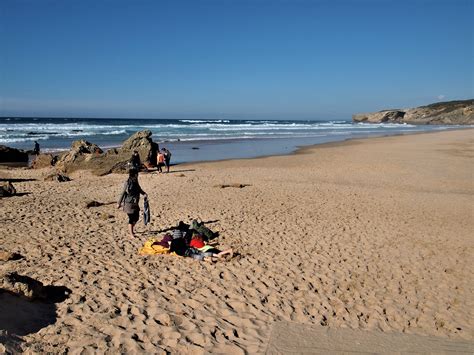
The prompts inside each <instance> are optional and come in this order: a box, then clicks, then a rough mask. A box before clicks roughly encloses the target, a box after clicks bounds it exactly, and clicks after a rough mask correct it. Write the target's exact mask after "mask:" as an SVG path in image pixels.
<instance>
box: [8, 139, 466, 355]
mask: <svg viewBox="0 0 474 355" xmlns="http://www.w3.org/2000/svg"><path fill="white" fill-rule="evenodd" d="M473 132H474V131H473V130H462V131H449V132H441V133H432V134H420V135H410V136H398V137H385V138H376V139H368V140H359V141H352V142H347V143H339V144H329V145H323V146H318V147H312V148H308V149H304V150H302V151H300V152H299V153H298V154H294V155H289V156H282V157H268V158H262V159H250V160H234V161H224V162H215V163H201V164H193V165H181V166H176V167H174V168H173V169H172V170H173V171H172V173H170V174H160V175H157V174H143V175H141V176H140V182H141V185H142V187H143V189H144V190H145V191H147V192H148V194H149V196H150V204H151V209H152V222H151V225H148V226H146V227H145V226H143V224H142V222H141V221H140V222H139V225H138V231H139V232H140V234H138V236H137V238H136V239H134V240H132V239H130V238H129V237H128V236H127V234H126V216H125V215H124V213H123V212H122V211H120V210H117V209H116V206H115V205H114V204H110V205H105V206H101V207H96V208H90V209H87V208H85V204H86V202H87V201H90V200H97V201H101V202H113V201H116V199H117V197H118V195H119V193H120V190H121V188H122V185H123V181H124V180H125V176H123V175H109V176H105V177H95V176H92V175H90V174H89V173H87V172H77V173H76V174H75V175H72V176H71V177H72V178H73V181H71V182H65V183H57V182H44V181H42V177H43V176H45V175H47V174H48V173H49V172H50V171H47V170H40V171H33V170H21V169H14V170H0V177H3V178H6V177H10V178H23V179H35V180H34V181H23V182H17V183H14V185H15V187H16V188H17V190H18V192H22V193H29V194H25V195H23V196H17V197H11V198H4V199H0V222H1V230H0V249H5V250H10V251H15V252H19V253H20V254H22V255H23V256H24V259H22V260H18V261H10V262H5V263H2V262H0V272H6V271H17V272H18V273H20V274H23V275H28V276H30V277H33V278H35V279H37V280H40V281H42V282H43V283H45V284H54V285H58V286H67V287H69V288H70V289H71V290H72V294H71V296H70V297H69V298H68V299H67V300H66V301H64V302H62V303H58V304H57V305H56V307H57V309H56V314H55V315H54V310H53V316H54V317H53V318H51V310H50V309H48V310H45V311H44V312H49V315H48V316H47V315H45V317H49V318H48V319H46V320H43V321H41V320H33V319H32V320H31V322H30V325H31V326H30V327H29V328H31V329H26V330H23V333H24V334H26V335H23V336H22V339H23V340H24V342H25V343H23V347H24V348H29V349H32V350H34V351H53V352H59V351H65V350H68V351H70V352H72V353H76V352H80V351H82V350H91V351H98V352H103V351H106V350H111V352H112V353H115V352H116V351H122V352H142V351H145V352H162V351H163V350H164V351H171V352H186V351H188V352H193V353H199V352H200V351H201V352H209V351H212V352H226V353H243V352H248V353H262V352H265V350H266V347H267V343H268V340H269V337H270V332H271V328H272V324H273V323H274V322H275V321H291V322H298V323H306V324H317V325H323V326H328V327H331V328H339V327H346V328H353V329H362V330H382V331H384V332H405V333H410V334H422V335H431V336H439V337H444V338H450V339H453V340H455V339H458V340H473V339H474V323H473V319H474V317H473V310H474V299H473V280H474V279H473V270H474V267H473V260H474V258H473V233H472V231H473V230H474V228H473V227H474V221H473V217H474V214H473V206H474V204H473V202H474V200H473V193H474V180H473V171H474V165H473V157H474V149H473V147H474V144H473V142H474V135H473ZM222 184H225V185H232V184H244V185H249V186H244V187H242V188H236V187H228V188H219V187H216V185H222ZM192 217H200V218H201V219H202V220H203V221H214V222H213V223H209V224H208V226H209V227H210V228H212V229H213V230H217V231H219V232H220V237H219V243H220V245H226V246H232V247H233V248H234V249H235V250H236V251H237V252H238V253H239V254H240V257H236V258H234V259H233V260H232V261H230V262H227V263H223V262H222V263H217V264H214V265H213V264H207V263H202V262H198V261H194V260H191V259H188V258H180V257H173V256H147V257H142V256H139V255H138V254H137V249H138V248H139V247H140V246H141V245H142V243H143V242H144V241H145V240H146V239H147V238H148V237H152V236H160V235H162V234H163V233H160V231H161V230H163V229H166V228H169V227H171V226H174V225H176V223H177V222H178V221H180V220H183V221H188V222H189V220H190V218H192ZM8 302H9V303H8V304H9V305H11V306H9V310H10V313H15V314H16V312H17V311H19V308H21V307H23V306H22V305H21V304H20V303H19V302H16V303H15V302H13V301H11V300H8ZM5 304H6V303H5ZM38 307H40V306H38ZM41 307H43V306H41ZM17 308H18V309H17ZM38 312H41V310H40V309H38V310H37V312H36V313H38ZM20 313H21V312H20ZM20 313H18V314H20ZM23 313H25V312H23ZM23 313H21V314H23ZM34 313H35V312H31V314H34ZM23 316H25V315H24V314H23ZM26 316H27V315H26ZM31 317H33V316H31ZM40 318H41V317H40ZM9 327H10V328H11V327H12V326H9V325H7V324H6V323H5V322H4V323H3V324H0V328H3V329H5V328H7V329H8V328H9ZM10 330H11V329H10ZM16 339H17V340H18V341H19V339H18V338H16ZM0 340H1V337H0Z"/></svg>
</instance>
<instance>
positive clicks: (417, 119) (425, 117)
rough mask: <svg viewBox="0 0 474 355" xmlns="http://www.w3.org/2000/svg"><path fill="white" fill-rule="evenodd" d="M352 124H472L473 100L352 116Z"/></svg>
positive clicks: (473, 114)
mask: <svg viewBox="0 0 474 355" xmlns="http://www.w3.org/2000/svg"><path fill="white" fill-rule="evenodd" d="M352 120H353V121H354V122H366V123H383V122H388V123H410V124H444V125H450V124H453V125H454V124H455V125H471V124H474V99H471V100H463V101H449V102H437V103H434V104H431V105H427V106H420V107H415V108H408V109H402V110H398V109H397V110H384V111H379V112H372V113H360V114H355V115H353V116H352Z"/></svg>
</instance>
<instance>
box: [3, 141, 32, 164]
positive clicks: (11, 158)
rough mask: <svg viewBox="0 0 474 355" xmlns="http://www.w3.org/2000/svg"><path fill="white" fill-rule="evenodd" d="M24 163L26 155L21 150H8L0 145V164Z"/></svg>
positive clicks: (8, 148) (26, 158)
mask: <svg viewBox="0 0 474 355" xmlns="http://www.w3.org/2000/svg"><path fill="white" fill-rule="evenodd" d="M18 162H21V163H26V162H28V153H27V152H25V151H24V150H21V149H15V148H10V147H7V146H4V145H0V163H18Z"/></svg>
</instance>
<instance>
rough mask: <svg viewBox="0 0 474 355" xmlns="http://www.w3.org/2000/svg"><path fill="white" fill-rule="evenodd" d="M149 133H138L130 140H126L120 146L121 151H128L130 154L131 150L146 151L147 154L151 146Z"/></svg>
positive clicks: (147, 131)
mask: <svg viewBox="0 0 474 355" xmlns="http://www.w3.org/2000/svg"><path fill="white" fill-rule="evenodd" d="M151 134H152V133H151V131H149V130H145V131H139V132H136V133H135V134H133V135H132V136H131V137H130V138H128V139H127V140H126V141H125V142H123V144H122V148H120V150H121V151H129V152H132V151H133V150H138V151H140V150H146V151H147V152H148V151H149V150H150V149H151V146H152V142H153V141H152V139H151Z"/></svg>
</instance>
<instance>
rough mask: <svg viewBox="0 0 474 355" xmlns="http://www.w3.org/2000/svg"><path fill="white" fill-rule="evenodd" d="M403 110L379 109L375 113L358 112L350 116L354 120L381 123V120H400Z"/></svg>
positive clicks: (403, 113)
mask: <svg viewBox="0 0 474 355" xmlns="http://www.w3.org/2000/svg"><path fill="white" fill-rule="evenodd" d="M404 115H405V112H403V111H398V110H393V111H380V112H375V113H360V114H357V115H354V116H352V120H353V121H355V122H367V123H382V122H397V123H398V122H401V120H402V119H403V116H404Z"/></svg>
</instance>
